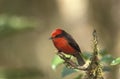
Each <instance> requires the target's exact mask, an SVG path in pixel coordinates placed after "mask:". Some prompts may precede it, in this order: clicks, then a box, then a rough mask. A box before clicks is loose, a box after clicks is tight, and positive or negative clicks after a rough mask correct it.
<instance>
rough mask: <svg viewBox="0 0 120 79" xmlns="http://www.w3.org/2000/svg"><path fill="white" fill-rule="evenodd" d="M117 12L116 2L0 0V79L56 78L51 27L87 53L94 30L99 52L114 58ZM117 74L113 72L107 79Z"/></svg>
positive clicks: (119, 39)
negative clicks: (100, 50) (53, 68)
mask: <svg viewBox="0 0 120 79" xmlns="http://www.w3.org/2000/svg"><path fill="white" fill-rule="evenodd" d="M119 8H120V1H119V0H0V79H61V68H58V69H57V70H56V71H54V70H52V68H51V61H52V59H53V57H54V55H55V53H56V52H55V50H56V49H55V47H54V46H53V44H52V42H51V41H50V40H48V38H49V37H50V33H51V32H52V31H53V30H54V29H55V28H62V29H64V30H66V31H67V32H69V33H70V34H71V35H72V36H73V37H74V38H75V39H76V41H77V42H78V44H79V45H80V48H81V50H82V51H83V52H91V51H92V48H93V46H92V40H93V39H92V31H93V29H96V30H97V32H98V36H99V47H100V49H106V50H107V51H108V52H109V53H110V54H111V55H113V57H119V56H120V53H119V48H120V22H119V21H120V16H119V15H120V10H119ZM111 74H112V75H111ZM113 74H114V76H113ZM119 74H120V72H118V69H117V68H115V69H114V71H113V72H111V73H107V76H106V77H107V78H109V79H110V78H111V79H112V78H113V79H117V78H119ZM71 76H75V75H74V74H73V75H71ZM71 76H68V77H65V79H68V78H71Z"/></svg>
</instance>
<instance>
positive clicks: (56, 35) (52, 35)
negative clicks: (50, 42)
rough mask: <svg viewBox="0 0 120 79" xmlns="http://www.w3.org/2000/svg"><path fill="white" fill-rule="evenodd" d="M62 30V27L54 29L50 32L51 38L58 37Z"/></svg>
mask: <svg viewBox="0 0 120 79" xmlns="http://www.w3.org/2000/svg"><path fill="white" fill-rule="evenodd" d="M62 32H63V30H62V29H59V28H57V29H55V30H54V31H53V32H52V33H51V37H50V38H51V39H53V38H56V37H59V36H60V35H61V34H62Z"/></svg>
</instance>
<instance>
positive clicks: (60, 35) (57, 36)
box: [55, 34, 63, 38]
mask: <svg viewBox="0 0 120 79" xmlns="http://www.w3.org/2000/svg"><path fill="white" fill-rule="evenodd" d="M62 36H63V35H62V34H59V35H56V36H55V38H59V37H62Z"/></svg>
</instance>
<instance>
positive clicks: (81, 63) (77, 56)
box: [74, 53, 85, 66]
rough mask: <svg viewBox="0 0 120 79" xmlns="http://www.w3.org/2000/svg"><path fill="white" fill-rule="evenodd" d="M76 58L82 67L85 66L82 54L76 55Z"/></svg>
mask: <svg viewBox="0 0 120 79" xmlns="http://www.w3.org/2000/svg"><path fill="white" fill-rule="evenodd" d="M74 56H75V57H76V58H77V61H78V64H79V65H80V66H83V65H84V64H85V61H84V59H83V58H82V56H81V55H80V53H77V54H74Z"/></svg>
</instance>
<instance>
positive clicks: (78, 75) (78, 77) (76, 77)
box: [74, 74, 83, 79]
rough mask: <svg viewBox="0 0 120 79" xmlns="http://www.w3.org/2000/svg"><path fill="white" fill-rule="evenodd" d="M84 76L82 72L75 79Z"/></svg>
mask: <svg viewBox="0 0 120 79" xmlns="http://www.w3.org/2000/svg"><path fill="white" fill-rule="evenodd" d="M82 76H83V74H80V75H78V76H77V77H75V78H74V79H82Z"/></svg>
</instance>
